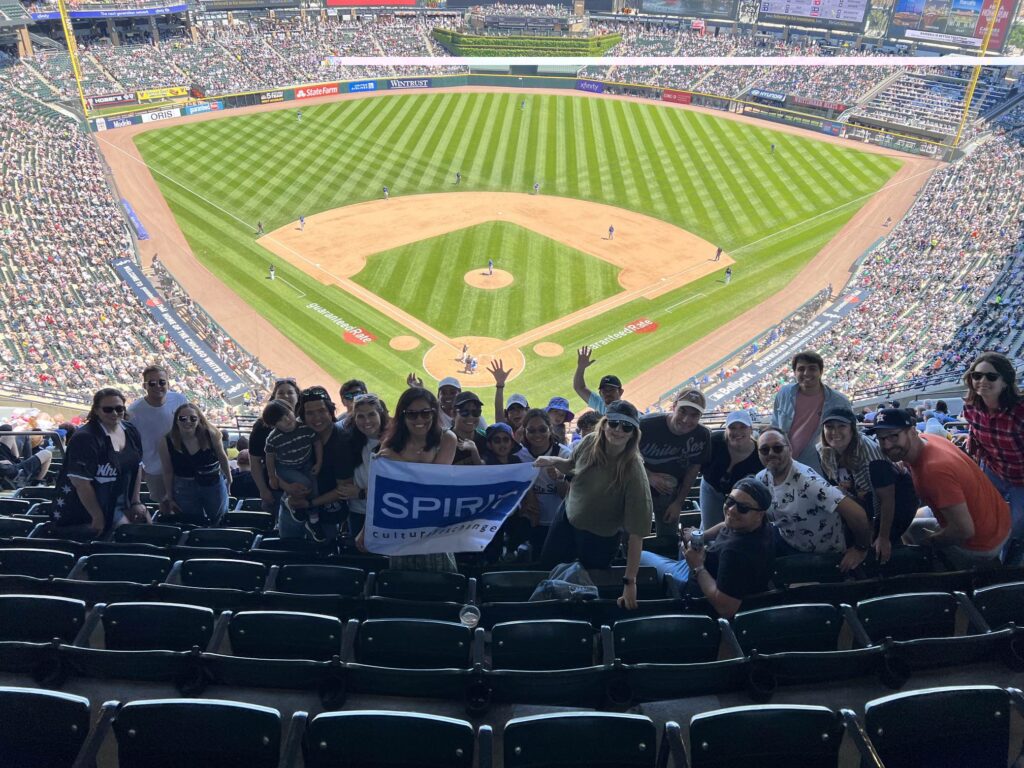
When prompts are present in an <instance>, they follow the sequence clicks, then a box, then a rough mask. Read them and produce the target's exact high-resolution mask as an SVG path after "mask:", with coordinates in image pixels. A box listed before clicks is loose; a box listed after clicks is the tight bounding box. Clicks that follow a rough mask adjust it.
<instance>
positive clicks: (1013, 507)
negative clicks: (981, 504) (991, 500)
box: [981, 464, 1024, 565]
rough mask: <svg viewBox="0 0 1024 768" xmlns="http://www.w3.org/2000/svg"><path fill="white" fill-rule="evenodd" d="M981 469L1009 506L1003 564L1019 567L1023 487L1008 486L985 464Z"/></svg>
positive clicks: (1023, 556)
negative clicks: (1008, 529) (1008, 523)
mask: <svg viewBox="0 0 1024 768" xmlns="http://www.w3.org/2000/svg"><path fill="white" fill-rule="evenodd" d="M981 468H982V469H983V470H985V475H986V476H987V477H988V479H989V480H991V481H992V485H994V486H995V487H996V490H997V491H999V495H1000V496H1002V497H1003V498H1004V499H1006V501H1007V502H1008V503H1009V505H1010V538H1009V540H1007V542H1006V547H1005V548H1004V549H1003V563H1004V565H1021V564H1022V563H1024V486H1020V485H1010V484H1009V483H1008V482H1006V481H1005V480H1003V479H1002V478H1001V477H999V476H998V475H997V474H996V473H995V472H993V471H992V470H990V469H989V468H988V467H987V466H985V464H982V465H981ZM1015 542H1016V543H1015Z"/></svg>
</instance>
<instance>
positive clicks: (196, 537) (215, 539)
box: [182, 528, 256, 551]
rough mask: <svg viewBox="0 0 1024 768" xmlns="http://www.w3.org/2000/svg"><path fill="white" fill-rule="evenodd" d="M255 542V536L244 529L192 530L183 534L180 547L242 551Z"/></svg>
mask: <svg viewBox="0 0 1024 768" xmlns="http://www.w3.org/2000/svg"><path fill="white" fill-rule="evenodd" d="M255 540H256V534H255V533H253V532H252V531H251V530H247V529H244V528H193V529H192V530H191V531H189V532H188V533H187V534H185V539H184V541H182V546H183V547H199V548H213V549H232V550H236V551H244V550H247V549H249V548H250V547H251V546H252V544H253V542H254V541H255Z"/></svg>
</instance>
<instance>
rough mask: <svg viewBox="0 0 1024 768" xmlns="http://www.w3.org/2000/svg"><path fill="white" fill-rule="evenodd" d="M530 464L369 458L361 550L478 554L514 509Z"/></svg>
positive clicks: (526, 485) (533, 472) (532, 474)
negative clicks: (364, 530) (363, 537)
mask: <svg viewBox="0 0 1024 768" xmlns="http://www.w3.org/2000/svg"><path fill="white" fill-rule="evenodd" d="M538 471H539V470H538V469H537V468H535V467H534V466H532V465H531V464H501V465H496V466H464V465H456V466H452V465H450V464H449V465H445V464H414V463H411V462H406V461H391V460H389V459H380V458H375V459H373V461H372V463H371V464H370V485H369V488H368V489H367V494H366V496H367V500H366V501H367V503H366V533H365V541H366V548H367V549H368V550H369V551H371V552H375V553H377V554H381V555H424V554H429V553H433V552H482V551H483V549H484V547H486V546H487V545H488V544H489V543H490V541H491V539H493V538H494V534H496V533H497V532H498V529H499V528H500V527H501V524H502V523H503V522H505V518H507V517H508V516H509V515H510V514H511V513H512V511H513V510H514V509H515V508H516V507H518V506H519V503H520V501H522V498H523V496H524V495H525V494H526V492H527V491H528V490H530V487H531V486H532V485H533V481H534V479H535V478H536V477H537V472H538Z"/></svg>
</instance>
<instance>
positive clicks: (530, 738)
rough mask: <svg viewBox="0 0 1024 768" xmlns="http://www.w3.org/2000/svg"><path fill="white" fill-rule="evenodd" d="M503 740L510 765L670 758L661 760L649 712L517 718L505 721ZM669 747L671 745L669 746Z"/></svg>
mask: <svg viewBox="0 0 1024 768" xmlns="http://www.w3.org/2000/svg"><path fill="white" fill-rule="evenodd" d="M671 725H672V726H673V727H675V728H678V726H675V723H671ZM502 742H503V757H504V760H503V762H502V765H503V766H504V767H505V768H612V767H613V766H614V767H615V768H654V766H656V765H659V764H660V765H666V764H667V762H665V761H664V759H663V760H662V761H661V762H659V754H658V729H657V727H656V726H655V725H654V723H653V722H652V721H651V719H650V718H648V717H644V716H643V715H625V714H611V713H607V712H569V713H565V714H554V715H533V716H530V717H517V718H514V719H512V720H509V721H508V722H507V723H506V724H505V728H504V731H503V735H502ZM663 749H667V747H666V746H664V745H663ZM676 765H682V763H680V762H676Z"/></svg>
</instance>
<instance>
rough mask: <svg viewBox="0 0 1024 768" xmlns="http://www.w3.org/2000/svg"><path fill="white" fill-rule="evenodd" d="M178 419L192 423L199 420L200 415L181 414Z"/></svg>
mask: <svg viewBox="0 0 1024 768" xmlns="http://www.w3.org/2000/svg"><path fill="white" fill-rule="evenodd" d="M178 421H190V422H192V423H195V422H197V421H199V417H198V416H179V417H178Z"/></svg>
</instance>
